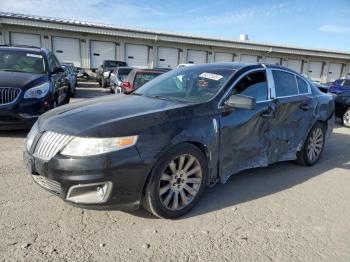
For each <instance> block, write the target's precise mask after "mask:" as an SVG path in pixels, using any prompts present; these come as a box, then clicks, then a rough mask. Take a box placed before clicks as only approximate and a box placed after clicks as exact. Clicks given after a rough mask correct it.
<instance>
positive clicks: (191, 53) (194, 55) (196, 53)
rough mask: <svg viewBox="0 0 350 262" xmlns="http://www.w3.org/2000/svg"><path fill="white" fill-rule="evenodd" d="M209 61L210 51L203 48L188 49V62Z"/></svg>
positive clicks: (202, 62)
mask: <svg viewBox="0 0 350 262" xmlns="http://www.w3.org/2000/svg"><path fill="white" fill-rule="evenodd" d="M207 61H208V52H207V51H201V50H187V63H188V64H205V63H207Z"/></svg>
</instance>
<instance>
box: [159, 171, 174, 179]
mask: <svg viewBox="0 0 350 262" xmlns="http://www.w3.org/2000/svg"><path fill="white" fill-rule="evenodd" d="M160 179H161V180H164V181H170V180H171V179H172V177H171V176H169V175H167V174H165V173H163V175H162V177H161V178H160Z"/></svg>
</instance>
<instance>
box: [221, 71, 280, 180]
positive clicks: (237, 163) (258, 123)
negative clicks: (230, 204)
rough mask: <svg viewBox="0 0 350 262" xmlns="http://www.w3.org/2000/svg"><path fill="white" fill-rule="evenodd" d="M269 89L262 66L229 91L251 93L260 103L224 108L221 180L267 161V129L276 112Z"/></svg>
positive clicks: (262, 164)
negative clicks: (245, 107) (250, 105)
mask: <svg viewBox="0 0 350 262" xmlns="http://www.w3.org/2000/svg"><path fill="white" fill-rule="evenodd" d="M268 91H269V88H268V81H267V78H266V71H265V69H259V70H256V71H253V72H251V73H247V74H246V75H244V76H243V77H242V78H241V80H239V81H238V82H237V84H236V85H235V86H234V87H233V89H232V91H231V93H230V94H229V95H228V97H229V96H230V95H233V94H242V95H246V96H251V97H254V98H255V99H256V102H257V103H256V107H255V109H235V108H227V107H222V109H221V110H222V112H221V119H220V128H221V136H220V176H221V181H222V182H225V181H226V180H227V179H228V178H229V177H230V176H231V175H232V174H235V173H237V172H239V171H241V170H244V169H248V168H253V167H258V166H266V165H267V164H268V152H269V133H268V131H269V125H270V121H271V119H272V118H273V116H274V108H273V104H272V102H271V101H270V99H269V92H268ZM228 97H227V98H228ZM224 101H225V100H224Z"/></svg>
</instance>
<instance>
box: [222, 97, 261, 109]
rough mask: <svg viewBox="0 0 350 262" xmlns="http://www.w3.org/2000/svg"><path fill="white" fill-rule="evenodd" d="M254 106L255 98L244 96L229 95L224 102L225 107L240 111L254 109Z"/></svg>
mask: <svg viewBox="0 0 350 262" xmlns="http://www.w3.org/2000/svg"><path fill="white" fill-rule="evenodd" d="M255 105H256V100H255V98H254V97H251V96H245V95H231V96H230V97H229V99H227V100H226V102H225V106H228V107H232V108H241V109H254V108H255Z"/></svg>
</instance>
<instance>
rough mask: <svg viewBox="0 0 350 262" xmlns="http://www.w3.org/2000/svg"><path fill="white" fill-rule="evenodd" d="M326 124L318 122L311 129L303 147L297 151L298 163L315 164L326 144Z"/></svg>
mask: <svg viewBox="0 0 350 262" xmlns="http://www.w3.org/2000/svg"><path fill="white" fill-rule="evenodd" d="M325 136H326V130H325V126H324V125H323V124H322V123H320V122H317V123H316V124H315V125H314V126H313V127H312V128H311V130H310V132H309V134H308V136H307V138H306V140H305V142H304V145H303V148H302V149H301V151H299V152H298V153H297V163H298V164H301V165H304V166H313V165H314V164H316V163H317V161H318V160H319V159H320V157H321V155H322V152H323V148H324V144H325Z"/></svg>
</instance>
